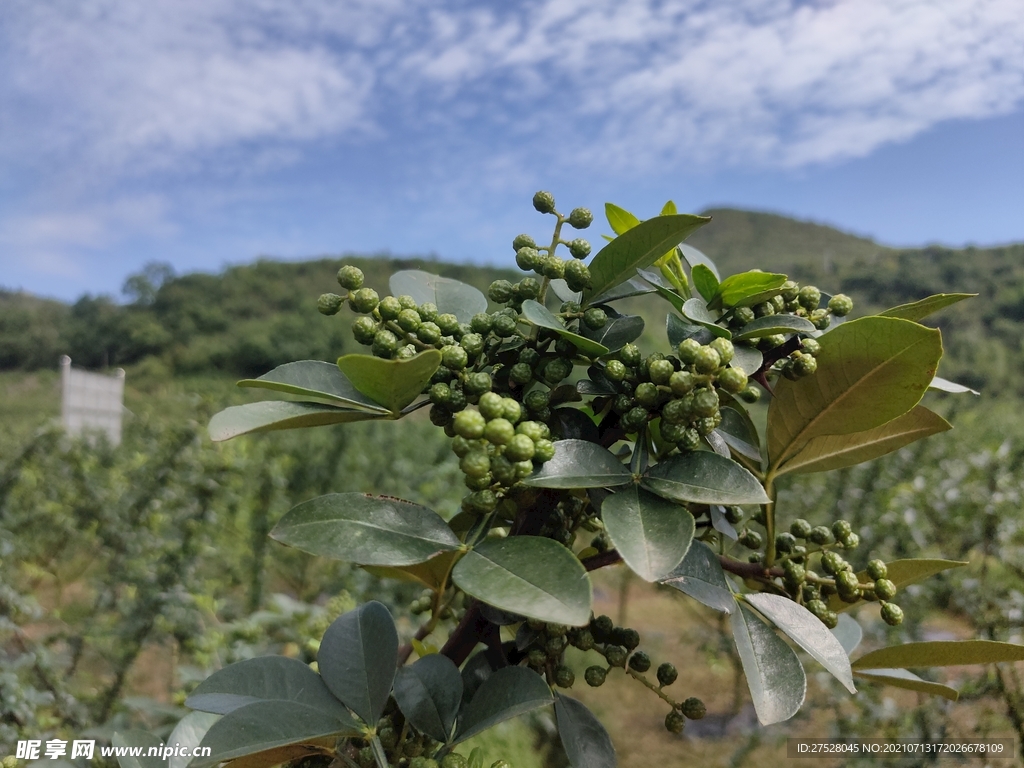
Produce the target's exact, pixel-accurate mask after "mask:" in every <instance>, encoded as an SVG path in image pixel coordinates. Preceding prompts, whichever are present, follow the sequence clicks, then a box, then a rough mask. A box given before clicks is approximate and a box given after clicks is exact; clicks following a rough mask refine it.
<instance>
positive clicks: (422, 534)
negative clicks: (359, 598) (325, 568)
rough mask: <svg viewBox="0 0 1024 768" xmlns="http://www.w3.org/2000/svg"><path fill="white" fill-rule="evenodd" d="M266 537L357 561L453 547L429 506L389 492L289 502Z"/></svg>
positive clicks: (419, 556)
mask: <svg viewBox="0 0 1024 768" xmlns="http://www.w3.org/2000/svg"><path fill="white" fill-rule="evenodd" d="M270 537H271V538H272V539H275V540H277V541H279V542H281V543H282V544H286V545H288V546H289V547H295V548H296V549H301V550H302V551H303V552H309V553H310V554H313V555H321V556H323V557H329V558H331V559H333V560H343V561H347V562H352V563H358V564H359V565H389V566H400V565H413V564H415V563H423V562H426V561H427V560H429V559H430V558H432V557H434V556H435V555H437V554H439V553H441V552H446V551H452V550H454V549H457V548H458V547H459V545H460V542H459V540H458V539H457V538H456V537H455V534H454V533H452V530H451V528H449V527H448V524H447V523H446V522H445V521H444V520H443V519H442V518H441V516H440V515H438V514H437V513H436V512H434V511H433V510H431V509H427V508H426V507H422V506H420V505H419V504H413V503H412V502H409V501H402V500H401V499H396V498H393V497H391V496H370V495H369V494H365V493H331V494H327V495H326V496H319V497H317V498H315V499H310V500H309V501H304V502H303V503H301V504H299V505H297V506H295V507H292V509H291V510H289V512H288V513H287V514H286V515H285V516H284V517H282V518H281V520H280V522H278V524H277V525H276V526H274V530H272V531H271V532H270Z"/></svg>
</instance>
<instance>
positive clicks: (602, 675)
mask: <svg viewBox="0 0 1024 768" xmlns="http://www.w3.org/2000/svg"><path fill="white" fill-rule="evenodd" d="M607 677H608V671H607V670H606V669H605V668H604V667H597V666H594V667H587V671H586V672H584V673H583V679H584V680H586V681H587V685H589V686H591V687H592V688H598V687H600V686H602V685H604V681H605V679H606V678H607Z"/></svg>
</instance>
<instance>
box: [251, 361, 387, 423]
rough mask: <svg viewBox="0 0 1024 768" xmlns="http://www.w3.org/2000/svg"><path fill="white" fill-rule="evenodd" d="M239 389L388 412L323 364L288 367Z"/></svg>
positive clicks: (304, 363) (254, 380)
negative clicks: (315, 398)
mask: <svg viewBox="0 0 1024 768" xmlns="http://www.w3.org/2000/svg"><path fill="white" fill-rule="evenodd" d="M238 386H240V387H255V388H258V389H270V390H274V391H275V392H284V393H286V394H289V395H303V396H306V397H319V398H321V399H324V400H332V401H334V402H337V403H341V404H343V405H346V406H348V407H351V408H362V409H363V410H367V411H373V412H375V413H381V414H386V413H388V411H387V409H386V408H382V407H381V406H379V405H377V403H375V402H373V400H370V399H369V398H368V397H366V396H365V395H364V394H363V393H362V392H360V391H359V390H358V389H356V388H355V387H354V386H352V382H350V381H349V380H348V379H347V378H345V376H344V374H342V372H341V371H340V370H338V366H336V365H331V364H330V363H325V362H322V361H320V360H300V361H298V362H295V363H286V364H285V365H281V366H278V367H277V368H275V369H274V370H272V371H270V373H265V374H263V375H262V376H260V377H259V378H257V379H243V380H242V381H240V382H238Z"/></svg>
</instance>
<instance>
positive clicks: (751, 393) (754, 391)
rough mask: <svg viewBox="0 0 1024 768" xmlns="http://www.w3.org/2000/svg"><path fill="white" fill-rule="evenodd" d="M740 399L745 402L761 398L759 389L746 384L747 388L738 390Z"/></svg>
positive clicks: (752, 401) (753, 401)
mask: <svg viewBox="0 0 1024 768" xmlns="http://www.w3.org/2000/svg"><path fill="white" fill-rule="evenodd" d="M740 399H741V400H742V401H743V402H745V403H756V402H757V401H758V400H760V399H761V390H760V389H758V388H757V387H755V386H754V385H752V384H747V388H746V389H744V390H743V391H742V392H740Z"/></svg>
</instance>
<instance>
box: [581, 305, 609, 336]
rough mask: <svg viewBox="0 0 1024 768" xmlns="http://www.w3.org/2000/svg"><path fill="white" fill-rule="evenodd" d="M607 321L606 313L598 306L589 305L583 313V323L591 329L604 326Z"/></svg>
mask: <svg viewBox="0 0 1024 768" xmlns="http://www.w3.org/2000/svg"><path fill="white" fill-rule="evenodd" d="M607 323H608V314H607V313H606V312H605V311H604V310H603V309H601V308H600V307H591V308H590V309H588V310H587V311H586V312H584V313H583V324H584V325H585V326H587V328H590V329H591V330H593V331H596V330H597V329H598V328H604V326H605V325H606V324H607Z"/></svg>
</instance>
